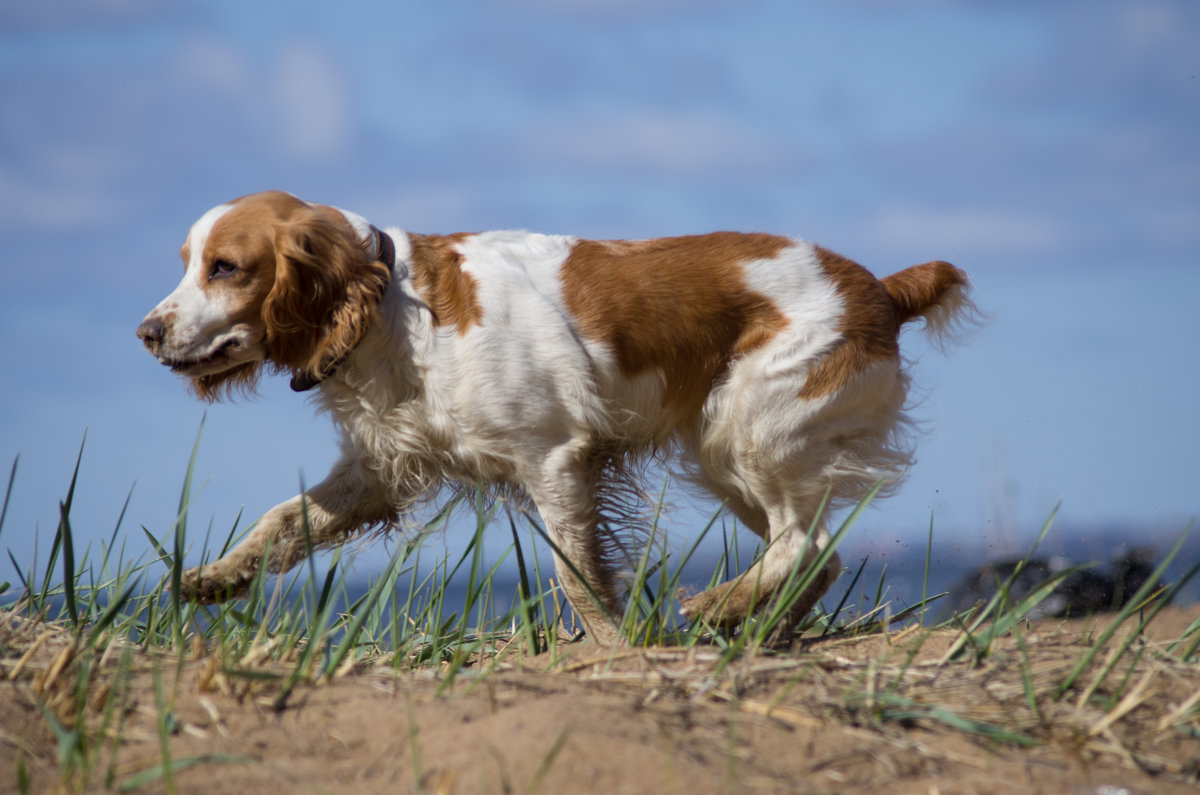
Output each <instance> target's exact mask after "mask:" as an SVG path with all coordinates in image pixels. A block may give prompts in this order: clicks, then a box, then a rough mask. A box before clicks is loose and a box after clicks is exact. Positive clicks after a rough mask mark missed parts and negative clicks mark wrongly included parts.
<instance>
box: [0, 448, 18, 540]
mask: <svg viewBox="0 0 1200 795" xmlns="http://www.w3.org/2000/svg"><path fill="white" fill-rule="evenodd" d="M20 460H21V456H20V455H19V454H18V455H16V456H14V457H13V464H12V470H11V471H10V472H9V473H8V488H6V489H5V490H4V507H3V508H0V534H2V533H3V531H4V517H6V516H8V502H9V500H10V499H12V491H13V484H14V483H16V482H17V463H18V462H19V461H20Z"/></svg>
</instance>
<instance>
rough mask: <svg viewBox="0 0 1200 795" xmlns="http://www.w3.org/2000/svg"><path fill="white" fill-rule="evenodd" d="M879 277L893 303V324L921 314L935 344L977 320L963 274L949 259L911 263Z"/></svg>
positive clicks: (943, 341) (948, 339)
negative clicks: (894, 313) (900, 269)
mask: <svg viewBox="0 0 1200 795" xmlns="http://www.w3.org/2000/svg"><path fill="white" fill-rule="evenodd" d="M881 281H882V283H883V287H884V289H885V290H887V294H888V296H889V297H890V298H891V299H892V305H893V306H894V307H895V312H896V326H897V327H899V326H901V325H903V324H905V323H907V322H908V321H910V320H915V319H916V318H923V319H924V320H925V331H926V332H927V333H928V334H929V336H930V337H931V338H932V339H933V340H934V341H935V342H936V343H937V344H938V345H939V346H942V347H944V346H945V345H946V344H947V343H948V342H950V341H951V340H952V339H953V338H954V337H955V336H956V334H957V332H959V331H960V330H962V329H963V328H964V327H965V326H968V325H971V324H973V323H975V322H978V320H979V310H977V309H976V308H975V305H974V304H973V303H971V298H970V292H971V283H970V280H969V279H968V278H967V274H965V273H963V272H962V271H961V270H959V269H958V268H956V267H954V266H953V265H951V264H950V263H949V262H942V261H940V260H938V261H935V262H926V263H925V264H923V265H914V266H912V267H911V268H905V269H904V270H902V271H900V272H899V273H893V274H892V275H891V276H885V277H884V278H883V279H882V280H881Z"/></svg>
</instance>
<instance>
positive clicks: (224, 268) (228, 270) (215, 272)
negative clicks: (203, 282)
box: [208, 259, 238, 279]
mask: <svg viewBox="0 0 1200 795" xmlns="http://www.w3.org/2000/svg"><path fill="white" fill-rule="evenodd" d="M237 269H238V268H237V265H234V264H233V263H232V262H230V261H229V260H227V259H219V260H217V261H216V262H214V263H213V264H212V270H211V271H210V272H209V274H208V278H209V279H222V278H224V277H226V276H232V275H233V274H235V273H237Z"/></svg>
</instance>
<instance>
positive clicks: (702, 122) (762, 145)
mask: <svg viewBox="0 0 1200 795" xmlns="http://www.w3.org/2000/svg"><path fill="white" fill-rule="evenodd" d="M528 146H529V148H530V149H531V154H532V156H533V157H536V158H539V159H541V158H546V157H549V158H554V159H557V160H562V161H566V162H567V163H570V164H575V165H581V166H590V167H602V168H618V169H620V168H631V169H639V170H641V169H646V170H650V171H654V172H669V173H673V174H698V173H704V172H710V171H729V170H736V169H756V168H762V167H764V166H766V165H769V164H772V163H775V164H776V165H778V164H779V163H778V160H776V157H777V156H778V153H776V152H773V151H772V150H773V146H772V145H771V144H770V142H768V141H767V140H766V139H764V138H762V137H761V136H759V135H757V134H755V133H754V132H753V131H751V130H749V129H747V128H745V127H742V126H741V125H738V124H737V123H735V122H731V121H727V120H725V119H721V118H716V117H708V116H699V115H687V114H675V115H673V114H668V113H641V114H632V115H626V116H621V117H614V118H612V119H597V118H577V119H571V120H568V121H557V122H552V123H550V124H548V125H546V126H544V127H542V128H540V129H539V130H537V131H535V132H533V133H532V134H531V138H530V139H529V141H528Z"/></svg>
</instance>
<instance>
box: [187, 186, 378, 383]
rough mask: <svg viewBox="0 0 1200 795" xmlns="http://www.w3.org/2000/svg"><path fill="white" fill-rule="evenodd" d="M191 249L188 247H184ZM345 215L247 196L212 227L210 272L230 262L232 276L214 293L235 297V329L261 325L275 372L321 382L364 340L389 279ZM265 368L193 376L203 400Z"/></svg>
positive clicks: (284, 198)
mask: <svg viewBox="0 0 1200 795" xmlns="http://www.w3.org/2000/svg"><path fill="white" fill-rule="evenodd" d="M185 246H186V244H185ZM364 246H365V243H364V241H360V240H358V239H357V236H356V234H355V232H354V229H353V228H352V227H351V226H350V224H349V222H347V221H346V219H345V217H344V216H342V215H341V214H340V213H337V212H336V211H331V210H329V208H323V207H313V206H310V205H308V204H307V203H306V202H303V201H301V200H299V199H297V198H295V197H293V196H290V195H288V194H286V193H281V192H277V191H271V192H267V193H262V194H256V195H254V196H249V197H243V198H242V199H238V200H237V201H236V202H235V206H234V208H233V209H231V210H230V211H229V212H228V213H226V214H225V215H223V216H221V218H219V219H218V220H217V222H216V223H215V224H214V225H213V228H212V231H211V233H210V234H209V236H208V240H207V242H206V244H205V247H204V252H203V256H204V261H203V266H202V267H204V268H205V269H206V270H207V269H211V268H212V265H213V263H214V262H216V261H217V260H220V259H224V260H228V261H230V262H232V263H234V264H236V265H237V266H238V270H237V273H236V274H235V275H234V276H232V277H229V278H223V279H217V280H212V281H209V282H208V283H207V284H206V287H205V289H206V290H207V291H228V292H230V293H231V295H230V296H229V298H228V299H227V300H228V301H229V304H230V306H231V310H230V314H231V320H232V322H233V324H238V323H245V324H251V325H261V326H262V333H263V337H264V343H265V346H266V349H267V356H268V359H269V361H270V363H271V365H272V366H274V367H275V368H277V369H279V370H284V371H289V372H291V373H293V374H306V375H310V376H313V377H316V378H318V379H320V378H323V377H325V376H327V375H328V374H329V372H330V371H331V370H332V369H333V367H335V366H336V364H337V362H338V361H339V360H340V359H341V358H342V357H343V356H345V355H346V354H347V353H349V351H350V350H351V349H352V348H353V347H354V346H355V345H356V344H357V343H358V341H359V339H361V338H362V335H363V334H364V333H366V330H367V328H368V327H369V325H370V323H371V321H372V320H373V319H374V317H375V314H376V311H377V308H378V304H379V301H380V299H381V298H382V297H383V293H384V291H386V290H387V286H388V284H389V283H390V281H391V272H390V270H389V269H388V267H387V266H386V265H385V264H383V263H381V262H372V261H371V258H370V257H369V256H368V255H367V253H366V249H365V247H364ZM260 370H261V364H259V363H255V362H249V363H246V364H244V365H241V366H239V367H235V368H231V369H229V370H226V371H224V372H220V373H213V374H210V375H204V376H199V377H197V378H193V379H191V381H192V388H193V390H194V391H195V392H196V394H197V395H198V396H200V397H201V398H204V399H206V400H215V399H217V398H219V397H221V396H222V394H224V393H226V392H228V391H232V390H237V389H243V390H249V389H252V388H253V386H254V384H255V382H256V381H257V378H258V375H259V373H260Z"/></svg>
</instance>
